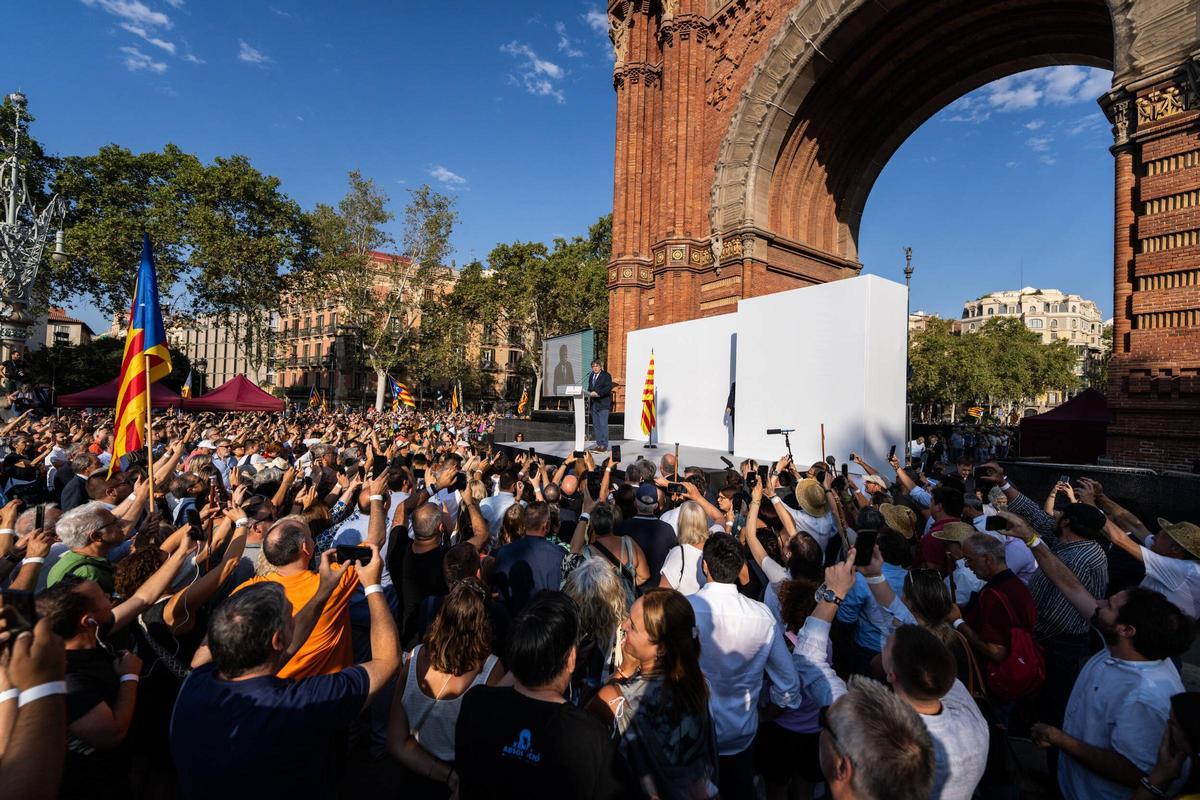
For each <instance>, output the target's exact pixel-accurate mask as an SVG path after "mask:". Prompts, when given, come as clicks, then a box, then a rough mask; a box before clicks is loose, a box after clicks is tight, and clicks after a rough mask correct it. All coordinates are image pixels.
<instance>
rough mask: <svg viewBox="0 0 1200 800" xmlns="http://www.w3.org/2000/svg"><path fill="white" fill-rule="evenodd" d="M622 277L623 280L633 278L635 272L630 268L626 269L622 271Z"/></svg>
mask: <svg viewBox="0 0 1200 800" xmlns="http://www.w3.org/2000/svg"><path fill="white" fill-rule="evenodd" d="M621 277H622V278H632V277H633V270H632V269H630V268H629V267H626V268H625V269H623V270H621Z"/></svg>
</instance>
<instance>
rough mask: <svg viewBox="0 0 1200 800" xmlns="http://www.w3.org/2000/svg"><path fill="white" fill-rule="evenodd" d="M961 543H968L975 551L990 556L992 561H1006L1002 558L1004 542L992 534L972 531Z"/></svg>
mask: <svg viewBox="0 0 1200 800" xmlns="http://www.w3.org/2000/svg"><path fill="white" fill-rule="evenodd" d="M963 544H970V545H971V548H972V549H974V550H975V552H977V553H979V554H981V555H985V556H991V557H992V560H993V561H998V562H999V563H1001V564H1003V563H1006V562H1005V559H1004V542H1002V541H1000V540H999V539H997V538H995V537H994V536H989V535H987V534H986V533H972V534H971V535H970V536H968V537H967V538H966V539H964V540H963Z"/></svg>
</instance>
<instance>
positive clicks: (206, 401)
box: [183, 375, 284, 411]
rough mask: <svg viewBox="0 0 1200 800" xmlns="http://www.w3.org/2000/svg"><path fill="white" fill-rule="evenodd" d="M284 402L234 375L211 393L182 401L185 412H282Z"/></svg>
mask: <svg viewBox="0 0 1200 800" xmlns="http://www.w3.org/2000/svg"><path fill="white" fill-rule="evenodd" d="M283 408H284V402H283V401H282V400H280V399H279V398H278V397H274V396H272V395H270V394H267V393H266V392H264V391H263V390H262V389H260V388H258V387H257V386H255V385H254V383H253V381H250V380H248V379H247V378H246V376H245V375H234V376H233V377H232V378H230V379H229V380H227V381H225V382H224V383H222V384H221V385H220V386H218V387H217V388H215V389H213V390H212V391H211V392H207V393H206V394H202V395H200V396H199V397H189V398H187V399H185V400H184V401H183V409H184V410H185V411H283Z"/></svg>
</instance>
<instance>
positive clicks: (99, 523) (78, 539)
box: [54, 500, 112, 550]
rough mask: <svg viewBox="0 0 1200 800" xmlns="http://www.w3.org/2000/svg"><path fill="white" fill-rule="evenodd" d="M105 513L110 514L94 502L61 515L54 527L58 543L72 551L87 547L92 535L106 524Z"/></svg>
mask: <svg viewBox="0 0 1200 800" xmlns="http://www.w3.org/2000/svg"><path fill="white" fill-rule="evenodd" d="M106 513H108V514H111V513H112V512H111V511H109V510H108V506H107V505H105V504H104V503H98V502H96V501H95V500H93V501H92V502H90V503H84V504H83V505H81V506H78V507H77V508H72V509H71V510H70V511H68V512H67V513H65V514H63V515H62V517H60V518H59V520H58V524H57V525H55V526H54V532H55V533H57V534H58V538H59V541H61V542H62V543H63V544H65V545H66V546H67V547H69V548H71V549H72V550H78V549H79V548H81V547H87V543H88V540H89V539H91V536H92V534H93V533H95V532H96V531H98V530H100V529H101V528H103V527H104V526H105V525H106V524H108V520H106V519H105V518H104V515H105V514H106Z"/></svg>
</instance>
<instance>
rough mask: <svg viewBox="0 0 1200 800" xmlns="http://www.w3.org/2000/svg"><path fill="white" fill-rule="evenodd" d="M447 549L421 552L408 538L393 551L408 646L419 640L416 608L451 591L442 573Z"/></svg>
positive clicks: (394, 568)
mask: <svg viewBox="0 0 1200 800" xmlns="http://www.w3.org/2000/svg"><path fill="white" fill-rule="evenodd" d="M448 549H449V548H448V547H446V546H444V545H438V546H437V547H435V548H433V549H432V550H429V551H427V552H424V553H418V552H416V551H415V550H413V549H412V541H411V540H409V539H406V540H405V542H404V543H403V546H401V547H397V548H396V549H395V551H394V552H393V554H392V555H393V558H392V563H391V573H392V581H393V583H395V584H396V590H397V593H398V594H399V596H400V628H401V636H402V642H403V645H404V649H405V650H408V649H411V648H412V647H413V646H415V645H416V643H417V609H418V608H419V607H420V606H421V601H422V600H424V599H425V598H426V597H432V596H435V595H443V594H446V593H447V592H448V591H449V589H448V588H447V587H446V576H445V575H444V574H443V573H442V561H443V560H444V559H445V557H446V551H447V550H448Z"/></svg>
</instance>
